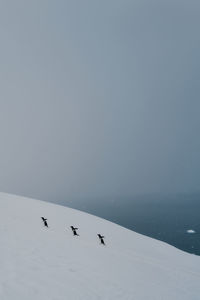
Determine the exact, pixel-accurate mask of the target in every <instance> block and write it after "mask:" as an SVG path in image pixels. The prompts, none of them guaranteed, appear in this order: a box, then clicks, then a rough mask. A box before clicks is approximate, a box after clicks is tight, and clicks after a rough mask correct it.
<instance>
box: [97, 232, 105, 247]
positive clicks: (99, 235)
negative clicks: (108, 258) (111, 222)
mask: <svg viewBox="0 0 200 300" xmlns="http://www.w3.org/2000/svg"><path fill="white" fill-rule="evenodd" d="M97 235H98V237H99V239H100V242H101V244H102V245H105V242H104V238H105V237H104V236H103V235H101V234H100V233H98V234H97Z"/></svg>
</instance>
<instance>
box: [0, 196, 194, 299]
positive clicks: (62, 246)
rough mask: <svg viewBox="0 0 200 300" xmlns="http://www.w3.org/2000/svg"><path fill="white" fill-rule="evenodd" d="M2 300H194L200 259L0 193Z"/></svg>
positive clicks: (85, 216) (70, 213) (102, 222)
mask: <svg viewBox="0 0 200 300" xmlns="http://www.w3.org/2000/svg"><path fill="white" fill-rule="evenodd" d="M42 216H43V217H46V218H47V219H48V223H49V228H45V227H44V226H43V223H42V220H41V217H42ZM70 225H73V226H75V227H78V228H79V230H78V233H79V234H80V236H79V237H74V236H73V235H72V231H71V228H70ZM97 233H100V234H102V235H105V242H106V246H103V245H100V243H99V239H98V237H97ZM0 299H1V300H27V299H29V300H40V299H42V300H46V299H47V300H61V299H63V300H64V299H65V300H66V299H69V300H75V299H76V300H78V299H81V300H83V299H86V300H87V299H91V300H95V299H113V300H114V299H115V300H117V299H120V300H126V299H130V300H141V299H143V300H146V299H150V300H179V299H180V300H184V299H187V300H189V299H190V300H195V299H196V300H197V299H198V300H199V299H200V257H198V256H195V255H192V254H188V253H185V252H183V251H180V250H178V249H176V248H175V247H172V246H170V245H168V244H166V243H163V242H160V241H157V240H154V239H151V238H149V237H146V236H143V235H140V234H137V233H135V232H133V231H130V230H128V229H125V228H123V227H121V226H118V225H116V224H114V223H111V222H109V221H106V220H103V219H100V218H98V217H95V216H93V215H89V214H86V213H83V212H80V211H78V210H74V209H70V208H66V207H63V206H59V205H55V204H51V203H47V202H42V201H38V200H33V199H28V198H23V197H18V196H12V195H7V194H0Z"/></svg>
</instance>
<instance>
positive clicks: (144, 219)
mask: <svg viewBox="0 0 200 300" xmlns="http://www.w3.org/2000/svg"><path fill="white" fill-rule="evenodd" d="M62 204H66V205H67V206H70V207H73V208H76V209H80V210H83V211H85V212H88V213H91V214H94V215H96V216H99V217H102V218H104V219H107V220H109V221H111V222H114V223H117V224H119V225H121V226H124V227H126V228H128V229H131V230H133V231H136V232H138V233H141V234H143V235H146V236H149V237H152V238H155V239H158V240H161V241H163V242H166V243H168V244H171V245H172V246H174V247H177V248H178V249H181V250H183V251H186V252H189V253H192V254H195V255H200V194H190V195H185V194H183V195H181V194H179V195H167V196H166V195H165V196H163V195H139V196H134V197H124V198H123V197H119V198H110V199H106V200H105V199H99V198H98V197H96V198H95V197H94V198H93V199H90V200H87V199H86V200H84V201H78V202H76V201H71V202H70V203H62ZM103 234H104V235H106V233H104V232H103Z"/></svg>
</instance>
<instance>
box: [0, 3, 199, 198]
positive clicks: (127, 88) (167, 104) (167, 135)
mask: <svg viewBox="0 0 200 300" xmlns="http://www.w3.org/2000/svg"><path fill="white" fill-rule="evenodd" d="M0 42H1V47H0V190H1V191H4V192H10V193H15V194H20V195H26V196H32V197H37V198H40V199H44V200H50V201H53V200H59V199H64V198H66V199H68V198H73V199H82V198H87V197H88V198H92V197H96V196H98V197H102V198H107V197H120V196H131V195H135V194H143V193H145V194H146V193H177V192H183V193H184V192H185V193H188V192H198V191H200V117H199V116H200V2H199V1H198V0H190V1H188V0H187V1H186V0H164V1H163V0H101V1H98V0H84V1H83V0H79V1H78V0H77V1H76V0H63V1H62V0H57V1H53V0H52V1H51V0H46V1H45V0H34V1H28V0H24V1H22V0H18V1H15V0H13V1H12V0H1V1H0Z"/></svg>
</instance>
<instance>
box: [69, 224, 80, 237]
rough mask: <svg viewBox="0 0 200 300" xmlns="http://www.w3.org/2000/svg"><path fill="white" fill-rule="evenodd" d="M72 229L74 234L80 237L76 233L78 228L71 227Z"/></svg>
mask: <svg viewBox="0 0 200 300" xmlns="http://www.w3.org/2000/svg"><path fill="white" fill-rule="evenodd" d="M70 227H71V229H72V231H73V234H74V235H77V236H79V234H78V233H77V232H76V230H78V228H75V227H74V226H70Z"/></svg>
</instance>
